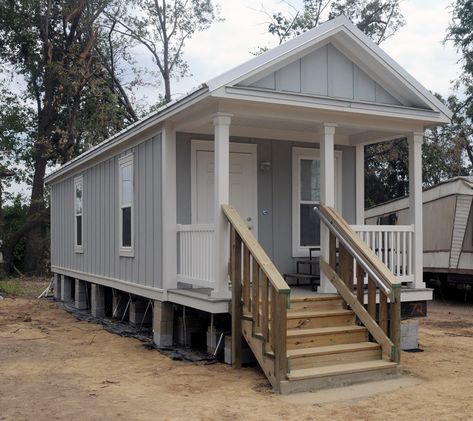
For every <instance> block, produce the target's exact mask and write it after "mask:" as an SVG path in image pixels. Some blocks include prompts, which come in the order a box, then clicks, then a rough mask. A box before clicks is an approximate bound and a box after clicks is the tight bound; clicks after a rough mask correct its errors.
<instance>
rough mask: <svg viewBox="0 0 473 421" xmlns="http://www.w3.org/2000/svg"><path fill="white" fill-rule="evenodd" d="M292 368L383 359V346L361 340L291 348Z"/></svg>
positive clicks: (288, 353)
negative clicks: (350, 342)
mask: <svg viewBox="0 0 473 421" xmlns="http://www.w3.org/2000/svg"><path fill="white" fill-rule="evenodd" d="M287 356H288V358H289V359H290V367H291V370H297V369H301V368H311V367H322V366H327V365H335V364H339V363H340V364H348V363H354V362H362V361H374V360H380V359H381V346H380V345H378V344H377V343H374V342H359V343H354V344H341V345H329V346H319V347H314V348H299V349H290V350H288V351H287Z"/></svg>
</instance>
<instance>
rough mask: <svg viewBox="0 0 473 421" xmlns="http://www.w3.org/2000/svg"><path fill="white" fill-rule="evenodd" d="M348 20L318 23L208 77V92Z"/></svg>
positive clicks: (306, 45) (267, 64)
mask: <svg viewBox="0 0 473 421" xmlns="http://www.w3.org/2000/svg"><path fill="white" fill-rule="evenodd" d="M346 22H349V21H348V19H347V18H346V17H344V16H339V17H337V18H335V19H332V20H329V21H327V22H325V23H323V24H322V25H319V26H317V27H315V28H313V29H311V30H309V31H307V32H304V33H303V34H301V35H299V36H298V37H296V38H293V39H291V40H289V41H286V42H285V43H284V44H281V45H278V46H277V47H275V48H272V49H271V50H269V51H267V52H265V53H263V54H261V55H260V56H256V57H253V58H252V59H250V60H248V61H246V62H244V63H242V64H240V65H238V66H236V67H234V68H233V69H230V70H228V71H227V72H225V73H223V74H221V75H219V76H217V77H215V78H213V79H210V80H209V81H207V82H206V85H207V86H208V87H209V90H210V92H213V91H215V90H217V89H219V88H221V87H222V86H228V85H235V84H237V83H239V82H241V81H242V80H243V79H246V78H249V77H251V76H252V75H254V74H255V73H258V72H261V71H264V70H265V69H267V68H268V67H270V66H273V65H274V64H276V63H278V62H279V61H281V60H285V59H287V58H290V57H292V56H293V55H294V54H296V53H297V52H299V51H301V50H304V49H306V48H309V47H312V46H314V45H316V44H319V43H321V42H323V40H324V39H326V38H328V37H329V36H331V35H333V34H334V33H335V32H336V30H337V28H339V27H340V26H341V25H343V24H344V23H346Z"/></svg>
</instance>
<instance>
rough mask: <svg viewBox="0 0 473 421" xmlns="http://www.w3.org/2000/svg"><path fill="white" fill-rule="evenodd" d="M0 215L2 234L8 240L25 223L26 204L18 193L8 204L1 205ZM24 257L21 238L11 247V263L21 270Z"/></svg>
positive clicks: (23, 245)
mask: <svg viewBox="0 0 473 421" xmlns="http://www.w3.org/2000/svg"><path fill="white" fill-rule="evenodd" d="M2 216H3V223H4V226H3V227H2V228H3V230H2V231H3V232H2V236H3V238H4V239H5V241H6V242H8V239H9V238H10V237H11V236H12V235H13V234H14V233H15V232H16V231H18V230H19V229H20V228H21V227H22V226H23V225H24V224H25V223H26V221H27V218H28V205H26V204H25V203H24V201H23V200H22V198H21V196H20V195H16V196H15V197H14V198H13V199H12V201H11V203H10V204H8V205H6V206H4V207H3V209H2ZM24 257H25V240H24V239H21V240H20V241H19V242H18V243H16V244H15V247H14V249H13V264H14V265H15V266H16V267H17V268H18V269H20V270H23V261H24Z"/></svg>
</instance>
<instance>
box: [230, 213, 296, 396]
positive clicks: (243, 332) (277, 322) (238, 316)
mask: <svg viewBox="0 0 473 421" xmlns="http://www.w3.org/2000/svg"><path fill="white" fill-rule="evenodd" d="M222 209H223V212H224V214H225V216H226V217H227V219H228V221H229V223H230V265H229V272H230V280H231V282H232V359H233V364H234V365H235V366H240V365H241V340H242V336H244V337H245V339H246V340H247V342H248V344H249V345H250V347H251V349H252V350H253V353H254V355H255V357H256V358H257V359H258V362H259V363H260V365H261V368H262V369H263V370H264V372H265V373H266V376H267V377H268V379H269V381H270V382H271V384H272V385H273V387H274V389H275V390H278V391H279V389H280V386H281V381H283V380H286V379H287V372H288V364H287V350H286V337H287V308H288V307H289V303H290V291H291V290H290V288H289V286H288V285H287V283H286V281H284V279H283V277H282V276H281V274H280V273H279V271H278V270H277V269H276V267H275V266H274V264H273V262H272V261H271V259H270V258H269V257H268V255H267V254H266V253H265V251H264V250H263V248H262V247H261V245H260V244H259V243H258V241H257V240H256V238H255V237H254V235H253V234H252V233H251V231H250V230H249V229H248V227H247V226H246V224H245V222H244V221H243V220H242V218H241V217H240V215H239V214H238V212H237V211H236V210H235V209H234V208H233V207H232V206H230V205H223V206H222ZM248 323H251V328H249V327H246V328H245V326H248V325H247V324H248Z"/></svg>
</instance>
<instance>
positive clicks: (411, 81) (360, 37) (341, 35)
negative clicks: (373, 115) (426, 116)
mask: <svg viewBox="0 0 473 421" xmlns="http://www.w3.org/2000/svg"><path fill="white" fill-rule="evenodd" d="M327 44H332V45H333V46H334V47H336V49H337V50H340V52H341V53H342V54H343V55H344V56H346V57H347V58H348V59H349V60H351V61H352V62H353V63H354V64H355V65H356V66H357V67H359V68H360V69H361V70H362V71H363V72H364V73H366V74H367V75H368V77H369V78H371V79H373V80H374V81H375V82H376V83H377V84H379V85H380V87H382V88H383V89H384V90H386V91H387V92H388V94H389V95H390V96H394V95H396V97H397V98H396V99H397V100H398V101H399V102H401V103H402V104H401V105H405V106H408V107H413V108H420V109H430V110H432V111H436V112H440V113H441V114H443V115H444V116H445V119H444V120H446V121H448V120H450V119H451V116H452V113H451V111H450V110H449V109H448V108H447V107H446V106H445V105H444V104H443V103H442V102H441V101H440V100H439V99H438V98H436V97H435V95H433V94H432V93H431V92H429V91H428V90H427V89H426V88H425V87H424V86H422V85H421V84H420V83H419V82H418V81H417V80H416V79H415V78H414V77H412V76H411V75H410V74H409V73H408V72H407V71H406V70H404V69H403V68H402V67H401V66H400V65H399V64H397V63H396V62H395V61H394V60H393V59H392V58H391V57H389V56H388V55H387V54H386V53H385V52H384V51H383V50H382V49H381V48H380V47H379V46H378V45H376V44H375V43H374V42H373V41H372V40H371V39H370V38H369V37H368V36H366V35H365V34H364V33H363V32H361V31H360V30H359V29H358V28H357V27H356V26H355V25H353V24H352V23H351V22H350V21H349V20H348V19H347V18H346V17H345V16H339V17H337V18H335V19H332V20H329V21H327V22H325V23H323V24H321V25H319V26H317V27H315V28H313V29H311V30H309V31H307V32H305V33H303V34H301V35H299V36H298V37H296V38H293V39H291V40H289V41H287V42H285V43H284V44H281V45H279V46H277V47H275V48H273V49H271V50H269V51H267V52H265V53H264V54H262V55H260V56H257V57H254V58H252V59H250V60H248V61H247V62H245V63H243V64H241V65H239V66H236V67H234V68H233V69H231V70H229V71H227V72H225V73H223V74H221V75H219V76H217V77H215V78H213V79H210V80H209V81H208V82H207V83H206V84H207V86H208V87H209V91H210V92H215V91H218V90H219V89H221V88H224V87H228V86H238V85H250V84H251V83H254V82H256V81H258V80H262V79H264V77H265V76H268V75H270V74H271V73H272V72H274V71H277V70H279V69H282V68H284V67H285V66H288V65H290V64H291V63H294V61H296V60H298V59H300V58H301V57H303V56H305V55H308V54H310V53H312V52H314V51H316V50H317V49H318V48H321V47H323V46H324V45H327ZM245 81H246V82H247V83H245Z"/></svg>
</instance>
